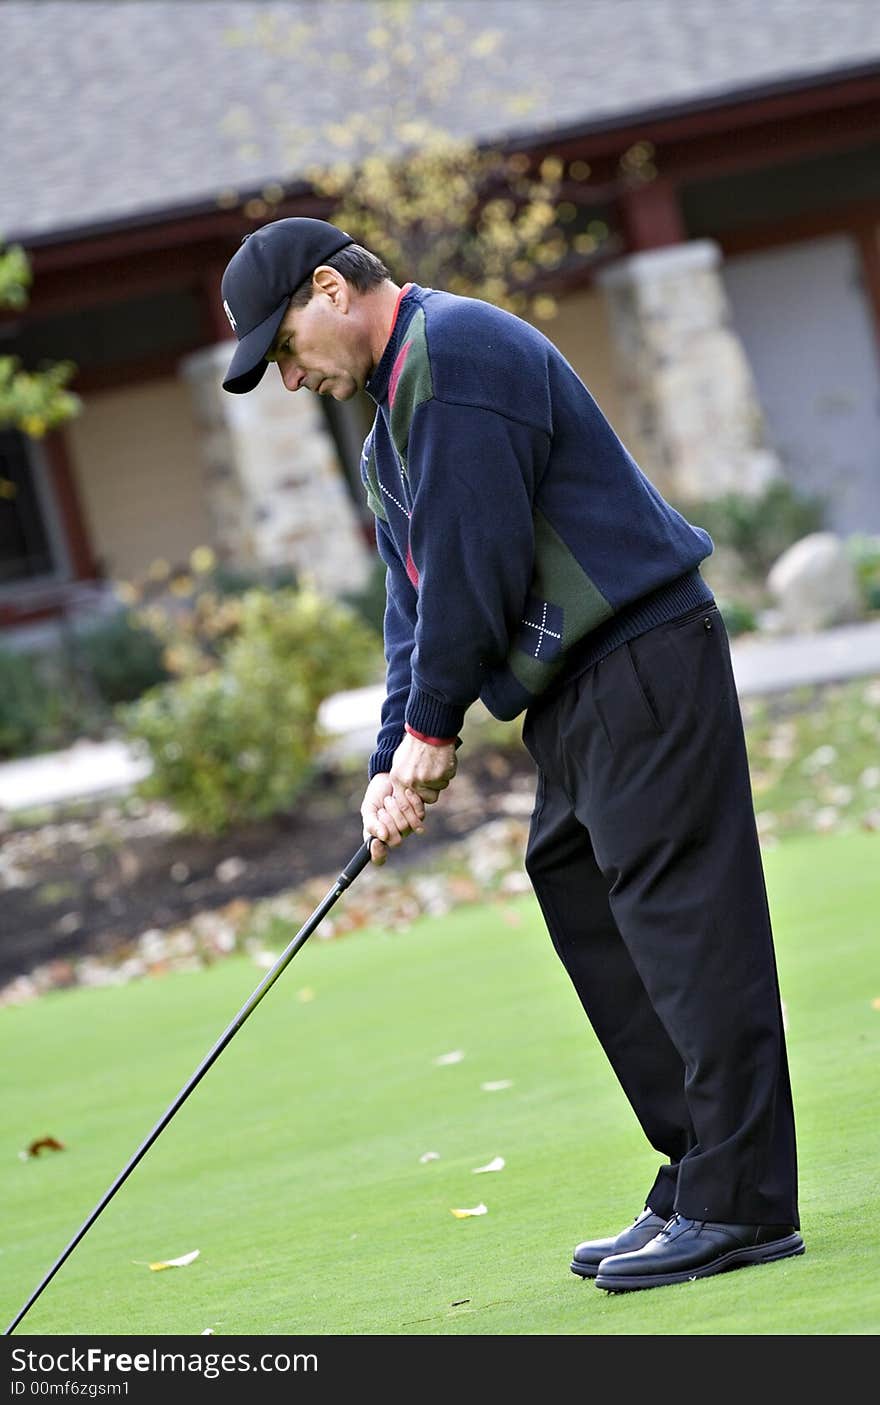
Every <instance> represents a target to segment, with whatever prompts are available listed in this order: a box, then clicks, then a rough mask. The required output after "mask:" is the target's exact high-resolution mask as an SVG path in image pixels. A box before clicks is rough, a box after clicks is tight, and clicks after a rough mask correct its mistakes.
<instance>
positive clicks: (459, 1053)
mask: <svg viewBox="0 0 880 1405" xmlns="http://www.w3.org/2000/svg"><path fill="white" fill-rule="evenodd" d="M463 1058H464V1050H463V1049H452V1050H451V1051H450V1052H449V1053H448V1054H438V1055H437V1057H436V1059H435V1060H434V1063H435V1064H460V1063H461V1061H462V1059H463Z"/></svg>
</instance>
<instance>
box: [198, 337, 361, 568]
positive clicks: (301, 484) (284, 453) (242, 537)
mask: <svg viewBox="0 0 880 1405" xmlns="http://www.w3.org/2000/svg"><path fill="white" fill-rule="evenodd" d="M228 363H229V344H221V345H218V346H214V347H209V348H208V349H207V350H205V351H200V352H198V353H197V354H196V355H194V356H191V357H188V358H187V359H186V361H185V362H184V363H183V365H182V370H183V373H184V375H185V377H186V379H187V381H188V383H189V385H190V387H191V391H192V395H193V399H194V403H195V409H196V416H197V420H198V424H199V427H200V432H201V448H202V455H203V460H204V466H205V484H206V492H207V505H208V509H209V512H210V515H211V520H212V522H213V527H214V541H213V542H212V543H211V545H213V546H214V547H215V549H216V550H217V552H218V554H219V556H220V557H221V559H222V560H223V561H224V562H226V563H227V564H229V565H232V566H235V567H236V568H239V569H242V570H246V571H251V570H253V571H256V570H259V569H261V568H267V569H269V570H272V569H283V568H288V567H290V568H293V569H294V570H295V571H296V572H297V574H298V575H299V576H301V577H306V576H308V577H309V578H310V579H311V580H312V581H313V582H314V584H315V586H316V588H317V589H318V590H320V591H322V592H324V593H326V594H329V595H337V596H338V595H340V594H342V593H344V592H347V591H351V590H359V589H360V588H361V587H363V585H364V584H365V583H366V581H367V578H368V576H369V573H370V569H371V567H372V564H373V561H374V559H375V554H374V553H373V552H372V551H371V550H370V548H369V546H368V544H367V542H366V540H365V538H364V535H363V532H362V531H361V528H360V524H359V521H358V516H357V512H356V508H355V505H354V503H353V502H352V499H351V494H350V492H349V489H348V486H347V484H346V481H345V477H344V475H343V471H342V467H341V465H340V464H339V461H338V458H337V455H336V449H335V446H334V443H333V440H332V438H331V436H330V434H329V431H328V430H327V427H326V422H325V420H324V416H323V414H322V412H321V407H320V405H319V403H318V401H317V400H316V398H315V397H314V396H313V395H311V394H309V393H301V394H296V395H292V394H291V393H290V392H289V391H286V390H285V389H284V387H283V385H282V384H281V380H280V377H279V376H278V375H277V373H275V372H274V371H272V370H271V369H270V371H269V372H268V373H267V374H266V375H265V376H264V377H263V380H262V381H261V382H260V384H259V386H258V387H257V388H256V389H255V390H252V391H250V392H249V393H248V394H247V395H230V394H229V392H228V391H225V390H224V389H223V387H222V378H223V375H224V373H225V371H226V368H227V366H228Z"/></svg>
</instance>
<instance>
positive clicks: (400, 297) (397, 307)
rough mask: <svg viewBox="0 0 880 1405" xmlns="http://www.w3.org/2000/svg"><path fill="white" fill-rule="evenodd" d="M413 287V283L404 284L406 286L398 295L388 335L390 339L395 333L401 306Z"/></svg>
mask: <svg viewBox="0 0 880 1405" xmlns="http://www.w3.org/2000/svg"><path fill="white" fill-rule="evenodd" d="M411 287H412V283H404V285H403V287H402V288H401V290H400V292H399V293H398V294H397V302H396V303H395V304H394V316H393V317H392V319H391V326H390V327H389V328H388V335H389V337H390V336H391V333H392V332H393V331H394V328H395V325H396V323H397V314H398V312H399V311H400V304H401V303H402V302H403V299H404V298H405V297H406V295H407V293H408V292H409V290H410V288H411Z"/></svg>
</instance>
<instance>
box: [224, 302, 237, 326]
mask: <svg viewBox="0 0 880 1405" xmlns="http://www.w3.org/2000/svg"><path fill="white" fill-rule="evenodd" d="M223 311H224V312H225V313H226V316H227V317H228V318H229V325H230V327H231V328H232V330H233V332H234V331H235V330H236V328H235V318H234V317H233V315H232V308H231V307H230V306H229V303H228V302H227V301H226V299H225V298H224V299H223Z"/></svg>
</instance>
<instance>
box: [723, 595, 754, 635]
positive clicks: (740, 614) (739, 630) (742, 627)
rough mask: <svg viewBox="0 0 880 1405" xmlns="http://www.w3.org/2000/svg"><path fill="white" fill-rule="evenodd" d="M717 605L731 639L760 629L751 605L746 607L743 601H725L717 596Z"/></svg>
mask: <svg viewBox="0 0 880 1405" xmlns="http://www.w3.org/2000/svg"><path fill="white" fill-rule="evenodd" d="M716 603H717V605H718V609H719V610H720V611H721V618H722V619H723V620H724V627H725V629H726V630H727V633H728V635H729V636H730V638H731V639H733V638H734V637H735V636H736V635H737V634H750V633H751V632H752V631H753V630H755V629H757V628H758V620H757V617H756V615H755V611H754V610H753V609H752V607H751V605H746V604H745V603H744V602H743V601H742V600H724V599H723V598H719V597H717V596H716Z"/></svg>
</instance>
